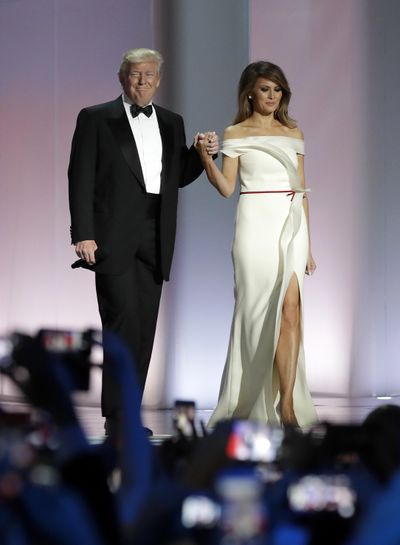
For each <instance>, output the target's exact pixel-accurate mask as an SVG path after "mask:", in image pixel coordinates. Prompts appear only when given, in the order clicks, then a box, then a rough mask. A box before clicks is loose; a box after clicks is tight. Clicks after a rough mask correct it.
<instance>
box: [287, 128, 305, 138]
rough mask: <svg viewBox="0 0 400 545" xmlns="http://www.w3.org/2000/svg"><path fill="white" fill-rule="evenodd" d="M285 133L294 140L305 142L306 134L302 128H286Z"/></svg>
mask: <svg viewBox="0 0 400 545" xmlns="http://www.w3.org/2000/svg"><path fill="white" fill-rule="evenodd" d="M285 132H286V134H287V135H288V136H291V137H292V138H299V139H301V140H304V134H303V131H302V130H301V129H300V127H293V128H292V129H291V128H289V127H285Z"/></svg>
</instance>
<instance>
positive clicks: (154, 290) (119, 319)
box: [96, 194, 163, 417]
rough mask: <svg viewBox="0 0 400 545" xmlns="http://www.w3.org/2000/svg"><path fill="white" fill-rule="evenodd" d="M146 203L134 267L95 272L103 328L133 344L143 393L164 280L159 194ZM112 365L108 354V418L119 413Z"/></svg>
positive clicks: (105, 382) (105, 385) (104, 397)
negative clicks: (107, 272)
mask: <svg viewBox="0 0 400 545" xmlns="http://www.w3.org/2000/svg"><path fill="white" fill-rule="evenodd" d="M146 205H147V211H146V220H145V222H144V224H143V229H142V233H141V240H140V244H139V246H138V248H137V250H136V252H135V254H134V255H133V256H132V257H133V259H132V266H131V267H130V268H129V269H128V270H127V271H126V272H124V273H123V274H118V275H112V274H99V273H97V274H96V292H97V300H98V304H99V311H100V317H101V322H102V326H103V329H106V330H109V331H113V332H115V333H118V334H119V335H120V337H121V338H122V340H123V341H125V343H126V344H127V345H128V346H129V347H130V349H131V351H132V354H133V361H134V365H135V371H136V376H137V379H138V382H139V385H140V388H141V390H142V393H143V390H144V386H145V383H146V377H147V371H148V368H149V364H150V358H151V353H152V350H153V343H154V336H155V331H156V325H157V316H158V309H159V305H160V298H161V290H162V283H163V281H162V278H161V272H160V245H159V240H160V237H159V217H160V196H159V195H152V194H148V195H147V201H146ZM111 365H112V361H110V360H109V358H108V357H107V354H105V355H104V362H103V384H102V395H101V407H102V413H103V416H105V417H116V416H118V414H119V412H120V406H119V393H118V390H117V388H116V384H115V381H114V379H113V377H112V372H110V371H111V368H110V366H111Z"/></svg>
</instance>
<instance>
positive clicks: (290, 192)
mask: <svg viewBox="0 0 400 545" xmlns="http://www.w3.org/2000/svg"><path fill="white" fill-rule="evenodd" d="M258 193H286V197H291V199H290V200H291V201H292V200H293V199H294V196H295V195H296V191H294V190H293V189H292V190H291V191H287V190H286V189H284V190H277V191H241V192H240V194H241V195H255V194H258Z"/></svg>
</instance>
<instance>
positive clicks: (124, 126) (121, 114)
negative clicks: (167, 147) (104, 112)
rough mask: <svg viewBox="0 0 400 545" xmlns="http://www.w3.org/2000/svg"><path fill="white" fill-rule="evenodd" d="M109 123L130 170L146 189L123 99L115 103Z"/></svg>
mask: <svg viewBox="0 0 400 545" xmlns="http://www.w3.org/2000/svg"><path fill="white" fill-rule="evenodd" d="M107 121H108V125H109V127H110V129H111V131H112V133H113V135H114V137H115V139H116V140H117V142H118V145H119V147H120V149H121V152H122V155H123V156H124V157H125V160H126V162H127V163H128V165H129V168H130V169H131V171H132V172H133V174H134V175H135V177H136V178H137V180H138V181H139V183H140V185H141V186H142V187H143V188H144V189H146V186H145V183H144V178H143V172H142V167H141V165H140V159H139V154H138V150H137V147H136V142H135V139H134V137H133V134H132V131H131V127H130V125H129V121H128V119H127V117H126V113H125V109H124V106H123V104H122V99H121V97H119V98H118V99H117V100H116V101H115V111H114V115H113V116H112V117H110V118H109V119H108V120H107ZM163 145H164V141H163Z"/></svg>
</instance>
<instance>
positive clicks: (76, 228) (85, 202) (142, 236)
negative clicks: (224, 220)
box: [68, 49, 218, 429]
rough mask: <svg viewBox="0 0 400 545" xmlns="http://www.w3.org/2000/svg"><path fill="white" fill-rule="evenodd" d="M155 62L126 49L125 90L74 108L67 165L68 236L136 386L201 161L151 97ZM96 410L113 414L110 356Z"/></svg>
mask: <svg viewBox="0 0 400 545" xmlns="http://www.w3.org/2000/svg"><path fill="white" fill-rule="evenodd" d="M161 64H162V57H161V55H160V54H159V53H158V52H157V51H153V50H149V49H132V50H130V51H128V52H127V53H126V54H125V55H124V57H123V60H122V64H121V67H120V70H119V80H120V83H121V85H122V89H123V93H122V96H119V97H118V98H117V99H116V100H113V101H111V102H107V103H105V104H99V105H96V106H91V107H89V108H84V109H83V110H82V111H81V112H80V113H79V115H78V119H77V125H76V129H75V133H74V137H73V140H72V149H71V158H70V164H69V169H68V178H69V200H70V212H71V238H72V243H73V244H75V251H76V254H77V255H78V256H79V257H80V258H81V260H80V264H81V265H82V266H84V267H86V268H90V269H92V270H93V271H95V273H96V292H97V299H98V304H99V311H100V316H101V321H102V325H103V329H108V330H111V331H115V332H117V333H118V334H120V336H121V337H122V339H123V340H124V341H125V342H126V343H127V344H128V345H129V346H130V348H131V350H132V352H133V355H134V359H135V361H136V367H137V368H136V373H137V376H138V378H139V381H140V385H141V388H142V391H143V389H144V385H145V381H146V376H147V371H148V367H149V363H150V357H151V352H152V348H153V341H154V335H155V329H156V322H157V314H158V308H159V302H160V297H161V288H162V283H163V281H164V280H168V279H169V274H170V268H171V261H172V254H173V250H174V242H175V229H176V214H177V202H178V189H179V188H180V187H183V186H185V185H187V184H189V183H191V182H193V181H194V180H195V179H196V178H197V177H198V176H199V175H200V174H201V172H202V170H203V167H202V164H201V161H200V158H199V155H198V153H197V151H196V150H195V148H194V146H192V147H191V148H189V149H188V148H187V146H186V138H185V131H184V124H183V119H182V118H181V116H179V115H177V114H175V113H173V112H171V111H169V110H166V109H164V108H161V107H160V106H157V105H155V104H153V103H152V99H153V96H154V94H155V92H156V90H157V88H158V86H159V84H160V68H161ZM196 138H200V139H202V138H207V140H208V146H207V150H208V152H209V153H210V154H214V153H216V152H217V151H218V138H217V136H216V135H215V133H207V134H206V136H205V135H203V134H202V135H197V136H196ZM102 412H103V416H105V417H106V426H107V424H109V425H111V424H112V423H113V422H115V421H116V420H117V419H118V418H119V404H118V396H117V393H116V390H115V388H114V380H113V379H112V368H111V363H109V362H108V359H107V355H106V356H105V358H104V365H103V389H102ZM106 429H107V428H106Z"/></svg>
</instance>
